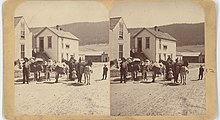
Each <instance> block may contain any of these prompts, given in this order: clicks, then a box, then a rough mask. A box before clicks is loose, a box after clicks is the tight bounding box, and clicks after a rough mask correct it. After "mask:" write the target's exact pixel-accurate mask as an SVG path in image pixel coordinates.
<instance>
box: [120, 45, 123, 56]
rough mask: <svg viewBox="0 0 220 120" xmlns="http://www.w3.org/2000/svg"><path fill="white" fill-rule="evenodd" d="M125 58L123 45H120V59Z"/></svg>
mask: <svg viewBox="0 0 220 120" xmlns="http://www.w3.org/2000/svg"><path fill="white" fill-rule="evenodd" d="M122 57H123V45H119V58H122Z"/></svg>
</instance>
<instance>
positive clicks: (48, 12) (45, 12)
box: [14, 1, 109, 27]
mask: <svg viewBox="0 0 220 120" xmlns="http://www.w3.org/2000/svg"><path fill="white" fill-rule="evenodd" d="M14 16H24V18H25V20H26V22H27V24H28V26H29V27H42V26H43V27H44V26H48V27H50V26H56V25H58V24H59V25H61V24H67V23H75V22H99V21H108V20H109V12H108V9H107V8H106V7H105V6H104V5H103V4H101V3H98V2H94V1H26V2H23V3H21V4H20V5H19V6H18V7H17V8H16V10H15V14H14Z"/></svg>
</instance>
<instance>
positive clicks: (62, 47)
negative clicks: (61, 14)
mask: <svg viewBox="0 0 220 120" xmlns="http://www.w3.org/2000/svg"><path fill="white" fill-rule="evenodd" d="M61 42H62V43H61V46H62V49H63V47H64V46H63V38H62V40H61Z"/></svg>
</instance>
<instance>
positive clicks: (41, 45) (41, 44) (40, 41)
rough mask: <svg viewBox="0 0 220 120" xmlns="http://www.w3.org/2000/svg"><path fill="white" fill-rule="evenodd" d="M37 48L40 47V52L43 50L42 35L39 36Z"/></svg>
mask: <svg viewBox="0 0 220 120" xmlns="http://www.w3.org/2000/svg"><path fill="white" fill-rule="evenodd" d="M39 39H40V40H39V49H40V52H43V51H44V38H43V37H40V38H39Z"/></svg>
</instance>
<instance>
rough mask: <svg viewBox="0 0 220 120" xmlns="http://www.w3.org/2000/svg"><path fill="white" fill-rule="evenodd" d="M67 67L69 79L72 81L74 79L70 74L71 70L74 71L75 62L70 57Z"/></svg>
mask: <svg viewBox="0 0 220 120" xmlns="http://www.w3.org/2000/svg"><path fill="white" fill-rule="evenodd" d="M68 66H69V79H70V80H72V81H73V80H74V79H73V77H72V76H73V75H72V72H73V69H76V60H75V59H74V58H72V57H71V58H70V60H69V65H68Z"/></svg>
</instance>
